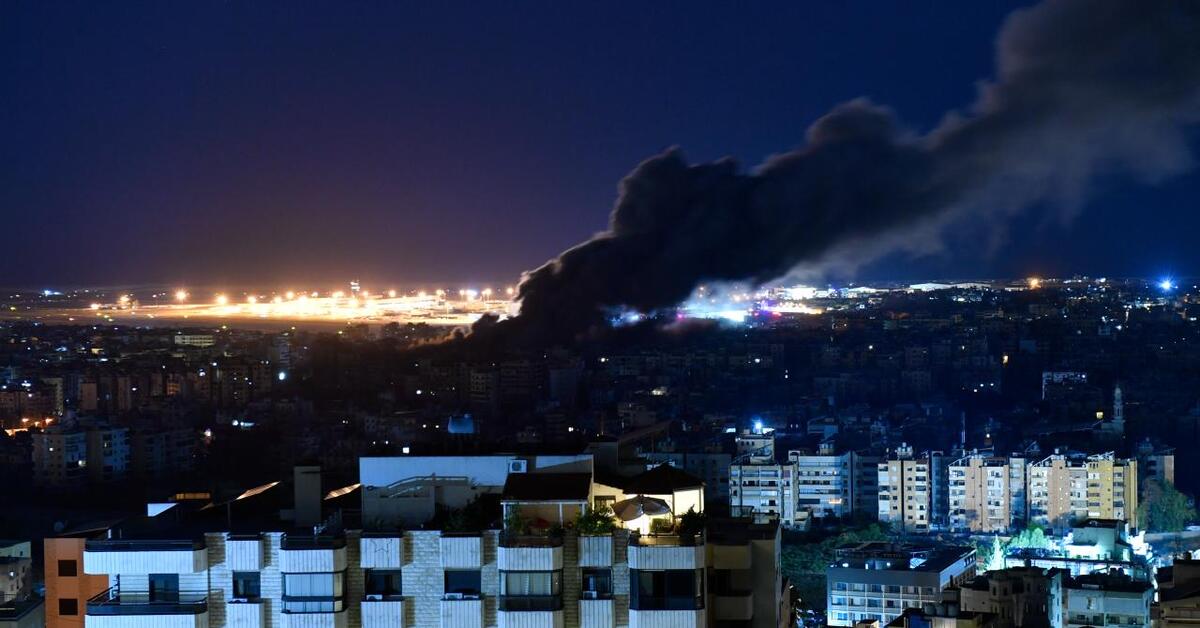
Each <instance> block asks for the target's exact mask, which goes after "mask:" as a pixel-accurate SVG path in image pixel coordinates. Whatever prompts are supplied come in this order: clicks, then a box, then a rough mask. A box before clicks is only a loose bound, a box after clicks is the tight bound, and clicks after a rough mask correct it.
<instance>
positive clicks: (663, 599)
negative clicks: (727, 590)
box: [629, 595, 704, 611]
mask: <svg viewBox="0 0 1200 628" xmlns="http://www.w3.org/2000/svg"><path fill="white" fill-rule="evenodd" d="M701 608H704V598H703V597H699V596H692V595H688V596H658V595H655V596H648V595H633V596H631V597H630V599H629V610H631V611H694V610H698V609H701Z"/></svg>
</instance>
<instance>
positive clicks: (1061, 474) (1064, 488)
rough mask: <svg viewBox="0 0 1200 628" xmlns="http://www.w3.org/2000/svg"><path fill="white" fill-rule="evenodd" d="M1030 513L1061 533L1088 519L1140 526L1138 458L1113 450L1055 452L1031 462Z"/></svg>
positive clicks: (1029, 472)
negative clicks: (1090, 453)
mask: <svg viewBox="0 0 1200 628" xmlns="http://www.w3.org/2000/svg"><path fill="white" fill-rule="evenodd" d="M1028 474H1029V516H1030V520H1031V521H1032V522H1033V523H1036V524H1038V525H1041V526H1044V527H1047V528H1050V529H1052V530H1053V531H1055V532H1058V533H1062V532H1064V531H1066V530H1067V529H1069V528H1070V527H1071V525H1072V524H1073V523H1075V522H1078V521H1083V520H1085V519H1121V520H1124V521H1128V522H1129V523H1130V527H1133V528H1135V529H1136V528H1137V507H1138V501H1137V500H1138V482H1137V461H1136V460H1131V459H1124V458H1116V457H1114V456H1113V454H1112V453H1111V452H1109V453H1105V454H1096V455H1091V456H1083V455H1078V454H1075V455H1064V454H1058V453H1056V454H1053V455H1051V456H1049V457H1048V458H1046V459H1044V460H1042V461H1040V462H1036V463H1033V464H1031V465H1029V469H1028Z"/></svg>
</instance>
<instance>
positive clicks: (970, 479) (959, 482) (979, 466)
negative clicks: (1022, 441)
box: [949, 452, 1026, 533]
mask: <svg viewBox="0 0 1200 628" xmlns="http://www.w3.org/2000/svg"><path fill="white" fill-rule="evenodd" d="M1025 496H1026V490H1025V460H1024V459H1023V458H1017V457H1012V458H1010V457H1005V456H991V455H987V454H981V453H978V452H976V453H972V454H970V455H967V456H964V457H962V458H959V459H958V460H955V461H954V462H953V463H951V464H950V510H949V513H950V529H951V530H953V531H956V532H966V531H969V532H976V533H1002V532H1007V531H1008V530H1009V529H1010V528H1012V527H1013V525H1014V523H1017V522H1020V521H1021V520H1022V519H1023V516H1024V511H1025V507H1024V503H1025Z"/></svg>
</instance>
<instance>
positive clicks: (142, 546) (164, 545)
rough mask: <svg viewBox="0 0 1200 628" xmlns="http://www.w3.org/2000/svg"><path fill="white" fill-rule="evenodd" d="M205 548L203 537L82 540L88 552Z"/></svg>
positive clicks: (168, 550) (184, 550)
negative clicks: (190, 538) (187, 538)
mask: <svg viewBox="0 0 1200 628" xmlns="http://www.w3.org/2000/svg"><path fill="white" fill-rule="evenodd" d="M204 548H205V544H204V539H193V540H146V539H141V540H127V539H90V540H88V541H85V542H84V545H83V549H84V550H85V551H88V552H191V551H195V550H202V549H204Z"/></svg>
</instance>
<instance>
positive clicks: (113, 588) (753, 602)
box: [48, 455, 791, 628]
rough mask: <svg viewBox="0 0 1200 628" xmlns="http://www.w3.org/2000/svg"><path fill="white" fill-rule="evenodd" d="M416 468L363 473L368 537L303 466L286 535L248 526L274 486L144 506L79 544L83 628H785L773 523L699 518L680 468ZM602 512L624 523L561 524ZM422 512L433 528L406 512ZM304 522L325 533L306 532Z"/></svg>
mask: <svg viewBox="0 0 1200 628" xmlns="http://www.w3.org/2000/svg"><path fill="white" fill-rule="evenodd" d="M412 460H414V459H411V458H407V457H400V458H364V459H362V461H360V480H361V481H362V485H361V488H362V489H363V492H362V495H363V503H362V512H363V517H362V518H363V521H364V524H363V525H361V526H358V525H349V521H350V520H349V519H347V518H346V517H345V516H344V514H345V513H343V512H341V511H340V510H339V511H337V512H329V510H330V504H331V503H335V502H336V501H337V500H345V499H353V496H354V495H355V491H357V490H359V486H360V485H353V486H350V487H346V488H344V489H339V490H335V491H332V492H330V493H328V494H325V493H324V491H323V489H322V487H321V485H320V482H319V480H317V479H316V478H317V477H319V476H316V475H314V472H315V471H316V469H315V468H310V467H305V468H298V471H297V474H296V478H295V480H294V493H295V497H294V500H293V504H294V505H295V507H294V508H292V509H291V510H290V512H292V513H293V515H292V516H293V518H292V519H291V520H290V522H289V521H276V522H275V523H267V522H264V521H263V520H261V519H259V518H258V517H248V515H249V513H250V512H259V514H261V509H259V510H253V509H252V506H253V504H254V503H255V502H256V500H260V499H261V500H269V498H271V497H272V496H274V497H276V498H278V497H280V496H284V495H286V494H287V492H286V491H285V490H283V489H282V488H277V487H276V484H277V483H272V484H268V485H264V486H261V487H257V488H255V489H251V490H249V491H246V492H244V493H242V494H240V495H238V496H237V497H236V499H233V500H232V501H225V500H217V501H215V502H214V501H213V500H212V499H211V498H210V497H208V496H207V495H200V496H197V497H199V498H200V499H199V500H198V501H193V502H188V501H180V502H172V503H163V504H153V505H151V506H150V509H149V510H148V514H150V515H153V516H148V517H145V518H141V519H137V520H133V521H128V522H125V523H122V524H120V525H119V526H117V527H115V528H113V529H111V530H110V531H109V532H107V533H103V534H98V535H96V536H95V537H94V538H91V539H88V540H86V541H85V543H84V546H83V552H82V555H83V556H82V571H83V573H86V574H89V575H95V576H102V577H104V578H105V580H106V582H107V584H108V585H110V588H106V589H105V590H104V591H103V592H102V593H101V594H99V595H95V596H93V597H91V598H90V599H88V600H87V601H86V603H85V604H84V606H83V607H82V610H83V611H84V617H85V623H84V625H85V626H88V627H99V628H119V627H123V626H147V627H149V626H195V627H200V626H231V627H232V626H278V627H283V628H307V627H310V626H331V627H335V628H341V627H346V628H359V627H366V628H373V627H388V628H405V627H409V626H411V627H438V626H441V627H444V628H484V627H485V626H487V627H492V626H495V627H511V628H515V627H533V628H539V627H545V628H591V627H596V626H606V627H614V628H616V627H618V626H619V627H630V628H634V627H642V628H646V627H658V626H671V627H679V628H709V627H710V626H724V625H738V626H749V627H751V628H783V627H784V626H787V625H789V624H790V621H791V618H790V613H789V608H788V605H789V600H788V599H787V595H786V592H787V587H786V586H785V583H784V581H783V579H782V576H781V574H780V569H779V556H780V529H779V526H778V525H777V524H775V523H766V524H760V523H754V522H752V521H750V520H748V519H723V520H711V521H707V522H705V521H703V520H702V519H700V518H698V515H700V514H702V513H703V497H702V495H703V487H702V486H701V485H700V482H699V480H697V479H695V478H692V477H691V476H688V475H687V474H686V473H684V472H682V471H678V470H676V469H672V468H670V467H667V466H662V467H658V468H656V469H653V470H651V471H646V472H644V473H642V474H640V475H638V476H635V477H616V476H610V475H605V476H604V481H603V482H601V481H598V479H597V475H596V474H595V473H594V472H593V469H592V465H593V458H592V457H591V456H590V455H582V456H537V457H532V458H520V457H515V456H485V457H480V458H479V459H475V458H471V457H466V458H463V457H447V458H444V459H437V458H424V459H415V462H412V463H410V461H412ZM442 469H454V470H456V471H457V475H452V474H448V475H447V476H446V477H444V478H443V477H441V476H439V475H434V472H435V471H437V470H442ZM379 483H382V484H383V485H382V486H381V485H380V484H379ZM614 484H619V485H621V487H618V486H614ZM622 487H624V488H622ZM384 493H386V497H380V495H381V494H384ZM372 494H374V495H375V498H372V499H368V498H367V496H368V495H372ZM614 499H615V501H614ZM331 500H332V501H331ZM384 501H393V502H399V501H410V502H413V503H412V504H409V505H407V506H404V505H396V504H390V505H386V506H385V505H383V504H382V502H384ZM268 503H274V502H273V501H270V500H269V501H268ZM597 503H599V504H603V505H606V506H607V505H609V504H613V505H615V506H616V507H617V508H616V511H617V512H618V513H619V514H620V515H621V516H620V517H619V518H617V519H605V518H603V517H599V518H596V517H593V518H592V519H591V520H590V521H591V524H590V525H585V524H584V523H582V521H583V520H580V521H581V523H580V524H579V526H577V527H574V528H568V527H567V525H566V524H573V523H575V522H576V518H577V517H579V516H580V515H583V514H585V513H587V512H589V511H590V509H592V508H593V505H594V504H597ZM214 506H216V507H214ZM314 507H315V509H316V510H315V512H310V511H312V510H313V508H314ZM322 509H324V511H325V512H322ZM688 511H692V512H694V513H696V514H687V513H688ZM417 512H424V513H429V514H430V515H431V516H432V517H433V518H432V519H430V518H426V519H425V520H424V521H421V522H419V523H414V522H412V521H405V520H404V518H403V517H400V516H399V515H400V514H401V513H407V515H412V514H413V513H417ZM302 513H307V514H304V519H305V520H306V521H312V520H314V518H315V519H317V520H318V523H317V524H316V525H306V526H301V525H299V524H300V523H301V514H302ZM446 513H450V515H446ZM502 513H503V514H502ZM439 516H441V517H442V518H438V517H439ZM499 522H503V525H502V526H501V525H500V523H499ZM600 524H603V525H600ZM498 528H502V529H498ZM48 584H50V585H51V586H54V585H53V581H50V580H48Z"/></svg>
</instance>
